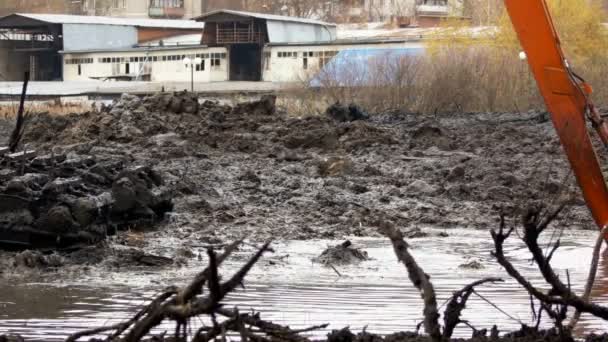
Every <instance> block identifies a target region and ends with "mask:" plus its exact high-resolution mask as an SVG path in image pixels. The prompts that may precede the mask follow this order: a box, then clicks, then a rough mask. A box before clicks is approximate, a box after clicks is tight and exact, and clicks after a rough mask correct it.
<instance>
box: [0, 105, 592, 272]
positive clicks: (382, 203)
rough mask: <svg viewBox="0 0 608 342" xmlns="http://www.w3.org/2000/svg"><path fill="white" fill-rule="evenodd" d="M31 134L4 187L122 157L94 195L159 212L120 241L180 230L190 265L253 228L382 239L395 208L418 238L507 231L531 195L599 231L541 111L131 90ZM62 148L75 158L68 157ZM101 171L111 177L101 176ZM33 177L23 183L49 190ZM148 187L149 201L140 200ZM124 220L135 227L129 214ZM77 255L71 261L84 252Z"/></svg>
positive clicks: (48, 121) (255, 235)
mask: <svg viewBox="0 0 608 342" xmlns="http://www.w3.org/2000/svg"><path fill="white" fill-rule="evenodd" d="M0 121H3V123H2V124H1V125H0V126H1V127H3V130H9V129H10V121H8V122H7V120H0ZM24 143H25V144H27V147H28V149H29V148H31V149H34V150H36V154H37V155H38V156H39V157H37V159H34V160H29V161H28V163H29V166H28V167H27V170H25V175H22V173H23V172H19V169H18V166H19V164H18V163H17V164H14V165H13V166H11V165H10V164H9V163H4V166H3V167H2V170H1V171H2V172H4V173H7V174H8V175H9V176H7V177H4V178H2V179H0V192H1V193H5V194H6V193H7V192H10V191H14V187H15V185H14V184H16V183H15V180H19V179H21V178H23V177H26V178H27V177H30V178H31V177H32V173H33V172H35V171H36V170H34V169H33V164H35V163H37V162H36V160H38V161H39V160H40V159H41V158H42V159H44V158H46V159H49V158H50V159H49V160H50V162H49V163H50V164H51V165H52V166H48V164H49V163H47V164H44V167H45V168H46V171H45V172H51V173H53V177H51V179H56V178H57V177H58V176H57V174H59V175H61V173H60V172H57V170H60V171H61V170H63V169H62V164H61V163H67V162H68V161H70V162H73V161H74V160H77V161H82V163H80V164H78V165H77V166H76V167H74V166H72V170H73V171H74V172H76V173H78V174H80V175H87V174H90V173H91V171H92V170H91V169H92V168H93V167H95V166H100V165H101V166H102V167H98V168H97V169H103V168H104V167H105V165H108V163H109V162H114V161H120V163H119V164H120V168H118V169H112V170H111V171H112V172H105V173H107V174H108V177H107V178H108V179H107V180H104V181H105V182H106V185H105V187H103V189H99V187H97V189H96V190H95V191H92V192H88V193H87V192H86V191H85V195H83V196H85V197H86V198H89V199H90V196H93V195H95V196H99V195H100V193H104V192H105V191H109V193H113V194H120V193H122V194H126V196H123V197H125V199H126V201H122V202H124V203H123V204H124V205H123V206H122V207H124V210H126V211H129V210H132V211H133V210H134V211H137V212H138V213H139V214H142V212H143V214H142V215H136V216H135V218H136V219H142V217H143V218H150V219H149V220H147V221H146V220H143V221H142V222H141V223H140V224H137V225H135V224H133V225H131V226H132V227H136V226H137V227H140V228H143V229H140V231H138V230H137V229H135V231H130V232H128V234H126V233H123V234H119V235H120V236H119V237H117V238H115V239H114V240H112V243H113V244H118V245H119V246H120V248H123V247H124V248H123V249H125V250H130V249H139V250H144V249H145V250H146V251H148V252H152V254H155V253H154V248H155V246H160V245H162V243H159V241H160V240H161V239H162V238H163V237H166V236H167V235H170V236H171V237H172V238H175V239H178V240H180V241H181V246H180V248H181V251H179V253H177V251H175V253H174V255H170V257H171V258H174V259H176V260H177V259H180V258H181V259H184V258H186V259H187V258H188V257H191V255H190V253H188V250H189V249H190V248H192V246H200V245H220V246H221V245H222V244H225V243H227V242H230V241H232V240H234V239H236V238H240V237H243V236H247V237H248V238H249V239H251V240H253V241H263V240H266V239H269V238H274V239H279V240H288V239H313V238H323V239H341V238H343V237H347V236H379V233H378V232H377V228H376V224H375V222H376V221H377V219H378V218H379V217H383V218H385V217H387V216H388V217H389V218H390V219H391V220H392V221H394V222H395V223H396V224H397V226H398V227H400V228H401V229H403V230H404V231H409V232H414V233H413V235H412V236H411V237H416V235H417V234H420V236H425V234H426V233H425V232H424V230H425V228H427V227H434V228H443V229H445V232H446V233H445V234H446V235H447V234H448V233H449V229H451V228H467V229H468V228H470V229H478V228H489V227H493V226H495V225H496V223H497V219H498V215H497V212H498V211H499V210H502V211H505V212H507V214H509V213H510V214H512V216H517V213H518V211H519V210H520V208H522V207H525V205H526V204H527V203H529V202H531V201H544V202H552V201H559V200H564V199H567V200H568V201H569V203H570V206H569V207H568V210H567V211H566V213H565V215H563V216H562V217H561V218H560V220H559V221H558V224H559V225H563V226H568V227H569V228H570V229H577V228H593V223H592V221H591V218H590V215H589V214H588V211H587V209H586V208H585V206H584V202H583V200H582V197H581V196H580V194H579V192H578V190H577V188H576V187H575V186H574V178H573V176H572V175H571V174H570V169H569V167H568V164H567V161H566V159H565V157H564V156H563V153H562V150H561V147H560V145H559V142H558V140H557V137H556V135H555V133H554V130H553V127H552V125H551V123H550V122H549V121H547V120H546V115H543V113H537V112H530V113H482V114H479V113H478V114H470V113H454V114H451V115H443V116H433V115H423V114H412V113H400V112H392V113H376V114H369V117H368V114H367V113H363V114H361V113H360V110H359V109H357V108H356V107H353V106H351V107H343V108H341V109H340V108H337V109H336V107H335V106H332V107H330V108H329V109H328V113H327V115H321V116H307V117H294V116H292V115H290V114H289V113H285V112H283V111H282V110H281V109H280V108H276V106H275V98H274V97H272V96H267V97H264V98H262V99H261V100H260V101H254V102H250V103H243V104H239V105H236V106H228V105H222V104H219V103H217V102H213V101H205V102H202V103H199V101H198V100H197V99H196V98H194V97H193V96H191V95H190V94H187V93H176V94H158V95H154V96H150V97H147V98H143V99H142V98H139V97H136V96H130V95H123V97H122V98H121V99H120V100H119V101H116V102H115V103H114V104H113V105H111V106H108V107H106V106H102V108H98V110H96V111H91V112H87V113H77V114H71V115H65V116H53V115H49V114H45V113H39V114H35V115H33V116H32V117H31V118H30V119H29V120H28V122H27V126H26V132H25V136H24ZM58 155H60V156H65V157H66V160H64V161H61V162H59V161H54V159H53V158H56V157H57V156H58ZM41 156H42V157H41ZM46 159H44V160H46ZM112 165H114V164H112ZM134 168H135V169H134ZM137 168H140V169H137ZM142 168H143V169H142ZM124 170H127V172H128V170H140V171H141V170H144V171H142V172H144V173H146V174H148V176H146V177H147V178H146V177H143V178H144V179H147V180H145V181H144V182H143V183H142V184H143V185H141V186H137V185H133V182H134V181H136V179H139V180H141V179H142V176H141V174H140V175H137V174H136V175H135V176H134V177H130V176H129V177H126V178H125V177H117V176H118V175H121V174H124V173H123V172H125V171H124ZM68 176H71V175H68ZM82 178H83V179H85V180H86V179H88V178H87V177H82ZM89 178H90V179H91V180H94V181H99V182H101V179H100V178H99V177H98V175H97V174H94V175H92V176H91V177H89ZM120 179H122V182H121V181H120ZM155 179H156V180H158V182H157V181H154V180H155ZM161 180H162V182H161ZM24 182H25V181H23V182H21V183H24ZM137 182H140V181H137ZM102 183H103V182H102ZM127 183H129V184H130V185H129V184H127ZM140 183H141V182H140ZM86 184H87V185H88V183H86ZM17 185H18V184H17ZM25 185H26V186H25V187H21V188H19V189H21V190H24V191H26V192H28V191H29V192H31V191H30V190H36V191H37V190H40V189H38V188H36V189H32V188H31V187H29V185H28V184H27V183H26V184H25ZM37 186H38V187H42V188H44V184H43V185H37ZM121 186H122V188H124V189H119V188H120V187H121ZM142 187H143V188H142ZM91 188H95V187H93V186H91ZM139 188H141V190H142V191H140V193H143V195H142V196H143V198H145V200H142V196H140V197H137V196H135V197H134V196H130V195H129V194H133V193H134V192H137V191H135V190H136V189H139ZM157 188H158V189H157ZM161 188H162V191H161V190H160V189H161ZM134 189H135V190H134ZM144 190H145V191H144ZM157 190H158V191H157ZM34 192H35V191H34ZM79 192H80V193H81V192H82V191H79ZM161 193H162V194H161ZM166 193H170V194H171V195H170V196H166V195H163V194H166ZM151 194H154V196H158V198H156V197H155V198H151V197H150V196H151ZM42 195H44V191H42ZM71 195H72V197H74V194H73V193H72V194H71ZM118 197H120V196H118ZM169 197H170V199H169ZM72 200H74V198H72ZM76 200H78V196H76ZM45 201H46V202H48V200H46V199H45ZM163 201H164V202H163ZM168 201H170V202H171V205H170V206H169V205H168ZM66 202H69V201H66V200H64V199H60V200H58V201H57V202H56V203H54V204H53V205H51V207H53V206H57V205H59V206H64V207H67V208H68V209H69V210H63V211H61V210H58V213H57V215H58V217H59V218H60V219H61V220H59V222H60V223H61V222H63V221H66V220H67V221H69V223H70V224H72V225H73V228H72V229H73V230H76V232H77V233H82V231H87V230H86V229H84V230H83V229H79V228H78V227H80V225H78V224H77V223H78V220H79V219H83V218H82V217H84V216H86V215H80V214H78V213H77V212H74V211H73V210H72V208H73V205H70V204H69V203H67V204H66ZM76 202H78V201H76ZM80 202H87V201H85V200H80ZM110 202H111V205H109V210H110V212H112V208H114V209H116V208H118V209H120V207H121V205H120V204H121V201H117V200H116V196H114V198H113V199H111V200H110ZM160 202H162V203H164V204H165V205H164V206H160V207H159V208H162V210H155V208H153V205H152V204H153V203H156V204H158V203H160ZM3 203H4V205H6V203H8V202H7V201H3ZM58 203H59V204H58ZM142 203H144V204H145V205H141V204H142ZM82 204H83V205H84V204H86V203H82ZM89 204H90V203H89ZM169 207H170V208H171V209H172V210H171V211H169ZM87 208H88V207H87ZM45 209H46V207H45ZM89 209H91V208H89ZM119 211H120V210H119ZM41 212H43V211H41ZM85 212H86V210H85ZM152 213H156V214H157V215H152ZM159 215H160V216H159ZM3 216H5V215H4V214H3ZM26 216H27V215H26ZM128 216H129V215H126V216H124V215H122V216H121V217H128ZM161 216H162V217H161ZM85 218H87V219H89V220H90V219H91V218H89V217H85ZM96 218H97V216H96ZM96 218H95V219H96ZM101 218H102V219H103V221H104V222H108V220H109V221H111V218H110V219H108V217H107V216H103V215H102V216H101ZM36 219H37V217H34V219H33V220H32V221H33V222H36ZM15 220H22V221H23V220H24V218H23V217H21V216H20V217H18V218H15ZM62 220H63V221H62ZM67 221H66V222H67ZM74 223H76V224H74ZM122 223H125V224H123V225H122V226H123V228H124V226H129V224H128V220H126V221H125V222H122ZM10 224H12V226H16V225H15V222H14V221H13V222H12V223H11V222H9V224H3V225H4V226H3V227H2V231H3V232H4V234H9V235H10V232H11V229H13V228H11V225H10ZM60 225H62V224H60ZM46 226H48V225H46ZM62 226H63V225H62ZM7 227H8V228H7ZM48 227H50V226H48ZM130 228H131V227H127V229H126V230H130ZM118 230H120V229H118ZM122 230H125V229H122ZM100 231H101V230H100ZM141 231H143V232H141ZM53 234H55V233H53ZM440 235H441V234H440ZM96 236H97V235H96ZM96 236H94V237H96ZM438 238H441V236H438ZM90 240H92V241H96V239H95V238H93V239H90ZM78 241H81V240H78ZM89 248H96V249H97V250H103V246H102V247H99V246H97V247H89ZM121 250H122V249H121ZM72 254H73V252H70V254H69V255H68V260H79V261H80V259H79V257H74V256H71V255H72ZM76 254H78V253H77V252H76ZM88 254H94V255H99V253H88ZM102 254H103V253H102ZM178 254H179V255H178ZM93 259H94V260H95V261H96V260H97V257H94V258H93ZM126 260H130V259H129V258H127V259H126ZM178 261H179V260H178Z"/></svg>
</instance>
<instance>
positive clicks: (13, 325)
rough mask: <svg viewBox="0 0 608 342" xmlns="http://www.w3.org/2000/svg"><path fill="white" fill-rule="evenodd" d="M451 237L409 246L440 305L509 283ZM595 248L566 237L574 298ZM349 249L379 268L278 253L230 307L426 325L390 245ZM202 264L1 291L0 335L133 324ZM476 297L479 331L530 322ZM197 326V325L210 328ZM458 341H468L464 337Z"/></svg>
mask: <svg viewBox="0 0 608 342" xmlns="http://www.w3.org/2000/svg"><path fill="white" fill-rule="evenodd" d="M437 232H438V231H433V233H437ZM448 233H449V234H450V236H449V237H447V238H439V237H428V238H420V239H415V240H412V241H411V243H412V245H413V253H414V254H415V256H416V258H417V259H418V261H419V263H420V264H421V265H423V266H424V268H425V270H426V272H427V273H428V274H430V275H431V277H432V280H433V283H434V284H435V286H436V290H437V292H438V296H439V299H438V301H439V303H443V302H444V301H445V300H446V299H447V298H448V297H449V296H450V294H451V292H452V291H454V290H455V289H459V288H460V287H462V286H463V285H465V284H466V283H468V282H470V281H472V280H474V279H479V278H483V277H487V276H504V272H503V271H502V270H501V269H500V268H499V267H498V265H496V263H495V262H494V261H493V260H492V257H491V256H490V250H491V249H492V245H491V242H490V238H489V234H488V232H487V231H479V230H449V231H448ZM594 239H595V234H594V233H593V232H581V231H577V232H565V233H564V236H563V237H562V247H561V248H560V250H559V251H558V253H557V255H556V256H555V257H554V259H553V260H554V261H553V263H554V264H555V265H559V267H558V268H559V269H560V270H562V272H563V274H565V270H568V272H569V275H570V278H571V281H572V284H573V288H575V289H576V290H577V291H580V290H581V289H582V287H583V279H584V278H585V277H586V272H587V269H588V264H589V260H590V253H591V248H590V246H591V245H592V244H593V241H594ZM353 241H354V243H355V244H357V245H360V246H363V247H364V248H365V249H366V250H367V252H368V253H369V255H370V256H371V257H372V258H373V259H372V260H370V261H366V262H363V263H361V264H359V265H356V266H338V267H336V268H337V271H338V272H339V273H340V275H338V274H337V273H336V271H334V270H332V269H331V268H324V267H321V266H319V265H317V264H313V263H312V262H311V258H312V257H313V256H316V255H318V254H319V253H320V252H321V251H322V250H323V249H324V248H325V247H326V246H327V245H330V244H334V243H336V242H335V241H328V240H314V241H292V242H287V243H278V244H275V250H276V253H274V254H273V255H270V256H268V257H267V258H265V260H264V261H263V262H261V263H260V264H259V265H258V266H256V268H254V270H253V271H252V273H251V275H250V277H249V278H248V279H249V281H248V282H247V287H246V289H243V290H239V291H238V292H237V293H235V294H233V295H232V296H231V297H230V298H229V299H228V300H227V301H226V303H227V304H228V305H238V306H239V307H240V308H241V310H245V309H249V308H256V309H257V310H259V311H261V312H262V317H264V318H266V319H270V320H273V321H276V322H280V323H284V324H289V325H290V326H292V327H303V326H307V325H313V324H320V323H326V322H327V323H330V328H329V329H332V328H334V329H337V328H341V327H344V326H347V325H349V326H350V327H351V328H353V329H355V330H360V329H362V328H363V327H365V326H367V330H368V331H373V332H378V333H388V332H394V331H398V330H411V329H414V327H415V326H416V324H417V323H418V322H419V321H420V319H421V303H420V299H419V296H418V294H417V292H416V291H415V290H414V289H413V288H412V286H411V285H410V284H409V282H408V280H407V278H406V274H405V272H404V270H403V267H402V266H401V265H399V264H398V263H397V262H396V260H395V257H394V255H393V253H392V249H391V246H390V245H389V243H388V242H387V241H385V240H383V239H353ZM168 245H169V246H170V245H171V243H168ZM506 247H507V249H506V252H507V253H508V256H509V257H510V258H511V259H512V260H513V261H514V264H516V265H517V266H518V268H519V269H520V270H522V272H523V273H524V274H526V275H528V276H529V279H532V280H533V281H534V282H535V283H536V284H542V282H541V281H540V279H539V277H538V275H537V274H535V268H534V266H533V265H532V264H531V263H530V262H529V255H528V254H527V253H526V250H525V247H524V246H523V244H522V243H521V242H519V241H518V240H516V239H513V240H512V241H511V243H510V244H509V245H508V246H506ZM252 250H253V248H252V247H250V248H249V250H248V251H247V250H245V251H243V252H241V253H242V254H240V255H239V256H238V257H237V258H235V259H236V260H233V261H232V262H231V263H230V264H228V265H226V267H225V268H224V269H223V270H222V271H223V273H224V274H227V273H229V272H231V271H234V270H235V269H236V267H238V265H239V263H240V262H242V261H243V260H244V258H245V257H246V256H247V255H248V252H251V251H252ZM200 252H203V250H202V249H201V251H200ZM472 260H477V261H479V263H480V264H481V265H482V266H483V267H482V268H481V269H465V268H462V267H460V265H462V264H464V263H467V262H470V261H472ZM203 263H204V260H203V261H198V260H197V258H194V259H193V260H192V261H191V262H190V264H189V266H188V267H184V268H180V269H170V270H162V271H149V270H144V269H138V270H130V271H128V272H126V271H125V272H119V273H114V274H101V273H99V272H96V271H95V270H90V271H89V272H87V273H83V274H79V275H78V276H75V277H74V278H75V279H73V280H70V281H67V282H66V281H59V280H58V281H57V282H56V283H53V284H48V283H46V284H37V283H28V284H15V283H4V284H0V285H1V286H2V291H0V308H1V309H0V331H3V332H6V331H10V332H14V333H20V334H23V335H24V336H27V337H28V338H30V339H41V338H44V339H48V340H61V339H62V338H65V336H66V335H68V334H69V333H71V332H74V331H77V330H79V329H83V328H89V327H94V326H102V325H107V324H111V323H116V322H118V321H120V320H122V319H124V318H125V317H127V316H129V315H131V314H132V313H133V312H134V311H135V310H137V309H138V308H139V307H141V305H142V304H143V303H144V302H145V301H146V299H148V298H150V297H151V296H153V295H154V294H155V293H156V292H157V291H159V290H161V289H162V288H163V287H164V286H165V285H169V284H178V285H179V284H183V283H185V282H186V281H187V280H188V279H189V278H190V277H191V276H192V275H193V274H194V273H195V272H196V270H200V268H201V267H202V266H203ZM596 285H597V286H596V289H595V291H594V294H593V298H594V300H595V301H596V302H598V303H604V304H608V263H606V264H605V265H601V267H600V270H599V275H598V282H597V284H596ZM479 293H480V294H481V295H482V296H483V297H484V298H485V299H487V300H488V301H490V302H491V303H493V304H494V305H495V306H497V307H499V308H500V310H498V309H496V308H495V307H494V306H493V305H490V304H488V303H487V302H486V301H484V300H483V299H481V298H480V297H477V296H475V295H474V296H472V298H471V299H470V302H469V305H468V309H467V310H466V312H465V315H464V318H465V319H468V320H469V321H470V322H471V323H472V324H473V325H475V326H476V327H477V328H484V327H488V328H489V327H491V326H492V325H493V324H498V325H499V327H500V328H501V329H502V330H509V329H517V328H518V327H519V326H520V323H531V314H530V310H529V298H528V296H527V295H526V294H525V293H524V292H523V291H521V290H520V288H519V287H518V286H517V285H516V284H515V283H514V282H512V281H510V280H507V281H506V282H505V283H501V284H496V285H490V286H485V287H483V288H480V289H479ZM193 323H194V325H195V326H196V325H200V324H201V323H204V322H193ZM164 328H169V327H164ZM605 328H608V326H607V325H605V324H604V325H603V324H602V323H601V322H600V321H598V320H594V319H592V318H590V317H585V316H583V319H582V321H581V324H580V331H579V333H586V332H591V331H596V330H600V329H605ZM193 329H194V328H193ZM321 334H322V333H321ZM458 334H459V335H468V334H469V332H468V331H467V330H465V329H461V330H459V331H458Z"/></svg>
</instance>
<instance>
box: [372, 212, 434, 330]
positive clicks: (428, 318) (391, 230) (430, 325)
mask: <svg viewBox="0 0 608 342" xmlns="http://www.w3.org/2000/svg"><path fill="white" fill-rule="evenodd" d="M380 229H381V231H382V232H383V233H384V234H385V235H386V236H387V237H388V238H389V239H390V240H391V243H392V244H393V249H394V251H395V254H396V255H397V258H398V259H399V261H401V263H403V265H405V268H406V269H407V273H408V276H409V278H410V281H411V282H412V284H414V286H415V287H416V288H417V289H418V290H419V291H420V296H421V297H422V300H423V301H424V330H425V331H426V333H427V334H429V335H430V336H431V339H432V340H433V341H441V339H442V335H441V329H440V327H439V322H438V320H439V312H438V310H437V298H436V296H435V289H434V288H433V284H431V282H430V281H429V276H428V275H427V274H426V273H424V271H423V270H422V268H420V266H418V264H417V263H416V260H415V259H414V257H413V256H412V255H411V254H410V252H409V251H408V248H409V245H408V244H407V242H406V241H405V240H404V238H403V234H402V233H401V232H400V231H399V230H398V229H396V228H395V226H394V225H393V224H392V223H391V222H388V221H383V222H381V223H380Z"/></svg>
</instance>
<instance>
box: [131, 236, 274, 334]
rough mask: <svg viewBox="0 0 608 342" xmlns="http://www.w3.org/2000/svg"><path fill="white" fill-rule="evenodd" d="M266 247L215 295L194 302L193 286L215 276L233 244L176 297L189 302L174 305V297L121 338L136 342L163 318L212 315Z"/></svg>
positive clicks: (267, 247) (197, 290)
mask: <svg viewBox="0 0 608 342" xmlns="http://www.w3.org/2000/svg"><path fill="white" fill-rule="evenodd" d="M269 246H270V242H267V243H265V244H264V245H263V246H262V247H261V248H260V249H259V250H258V251H257V253H256V254H255V255H254V256H253V257H252V258H251V259H250V260H249V261H248V262H247V263H246V264H245V265H244V266H243V267H242V268H241V269H240V270H239V271H238V272H237V273H236V274H235V275H234V276H233V277H232V278H231V279H230V280H229V281H227V282H225V283H223V284H221V286H220V287H219V293H216V294H213V295H212V296H207V297H203V298H200V299H197V298H196V297H195V295H194V294H195V293H197V292H198V293H200V292H201V291H202V288H198V289H197V288H196V285H199V284H200V285H201V286H202V285H203V284H204V283H205V282H206V281H207V280H208V279H207V274H208V275H209V276H212V274H213V273H215V274H217V272H218V271H217V267H218V266H219V265H220V264H221V261H223V260H225V259H226V258H227V257H228V256H229V255H230V254H231V253H232V252H233V251H234V250H235V249H236V247H235V246H234V244H232V245H230V246H229V247H228V248H227V250H226V251H225V252H224V254H223V255H222V256H221V257H218V258H217V260H215V261H216V262H214V263H213V265H209V266H208V267H207V269H205V271H203V272H202V273H201V274H199V276H197V277H196V278H195V280H194V281H193V282H192V283H191V284H190V285H188V286H187V287H186V291H187V292H182V293H181V295H179V296H178V298H179V299H180V300H183V299H186V298H188V297H190V298H191V299H190V300H189V301H188V302H183V301H182V302H178V300H177V298H172V299H171V300H168V301H166V302H165V303H164V304H163V305H162V306H161V307H160V308H158V309H157V310H155V311H154V312H150V313H149V314H148V315H146V316H145V317H144V318H143V319H142V320H140V321H138V322H137V324H135V325H134V326H133V328H132V329H131V330H130V331H129V333H128V334H127V336H126V337H125V341H127V342H137V341H140V340H141V339H142V338H143V337H144V336H146V335H147V334H148V333H149V332H150V330H151V329H152V328H153V327H155V326H157V325H159V324H160V323H161V322H162V321H163V320H164V319H166V318H169V319H172V320H175V321H177V322H183V321H184V320H188V319H190V318H191V317H194V316H198V315H203V314H212V313H213V312H214V310H215V309H216V308H217V307H218V305H219V302H220V301H221V300H222V299H223V298H224V297H225V296H226V294H228V293H229V292H231V291H233V290H234V289H235V288H236V286H238V285H239V284H240V283H242V282H243V279H244V278H245V276H246V275H247V273H248V272H249V270H250V269H251V267H253V265H254V264H255V263H256V262H257V261H258V260H259V259H260V257H261V256H262V255H263V254H264V253H265V252H267V251H269V250H270V248H269ZM203 274H204V276H203ZM203 278H204V279H203ZM194 283H196V284H194Z"/></svg>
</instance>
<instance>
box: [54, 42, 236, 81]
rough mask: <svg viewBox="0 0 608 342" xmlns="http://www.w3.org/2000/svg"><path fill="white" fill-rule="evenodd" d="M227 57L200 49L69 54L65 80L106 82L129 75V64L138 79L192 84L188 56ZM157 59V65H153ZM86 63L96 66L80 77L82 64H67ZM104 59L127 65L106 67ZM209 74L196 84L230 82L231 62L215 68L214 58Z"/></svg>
mask: <svg viewBox="0 0 608 342" xmlns="http://www.w3.org/2000/svg"><path fill="white" fill-rule="evenodd" d="M212 53H224V54H227V50H226V48H223V47H216V48H204V47H201V48H200V49H184V50H165V51H151V52H149V53H147V54H146V52H145V51H130V52H96V53H78V54H65V55H64V66H63V78H64V80H65V81H84V80H90V79H91V78H105V77H109V76H115V75H125V74H126V68H127V66H126V64H127V63H128V64H129V75H131V76H135V75H136V74H137V73H138V72H143V73H149V74H150V80H151V81H154V82H170V81H175V82H190V78H191V69H190V68H186V67H185V66H184V64H183V62H182V58H181V56H182V55H186V56H188V57H190V58H191V59H194V57H196V56H195V55H197V54H212ZM175 55H179V56H180V58H179V60H171V61H162V57H163V56H175ZM146 56H147V59H148V61H147V62H127V61H128V60H129V59H130V58H131V57H146ZM153 57H156V58H157V61H153V60H152V59H153ZM76 58H78V59H86V58H92V59H93V63H90V64H80V68H81V74H80V75H79V74H78V65H79V64H67V63H66V62H67V61H69V60H70V59H76ZM103 58H125V59H126V61H125V62H118V63H102V62H101V60H102V59H103ZM204 64H205V70H201V71H194V81H195V82H218V81H227V80H228V59H227V58H226V59H221V60H220V65H219V66H216V67H211V58H206V59H205V60H204Z"/></svg>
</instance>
